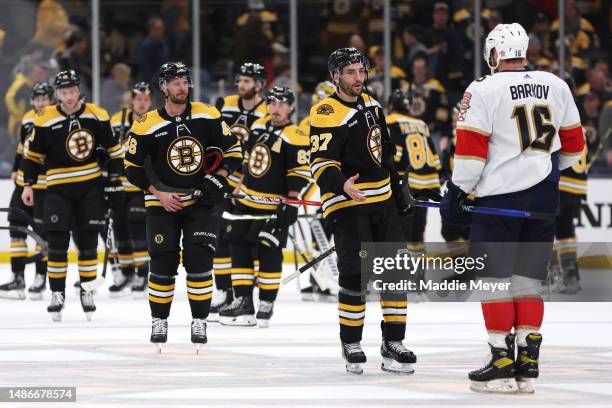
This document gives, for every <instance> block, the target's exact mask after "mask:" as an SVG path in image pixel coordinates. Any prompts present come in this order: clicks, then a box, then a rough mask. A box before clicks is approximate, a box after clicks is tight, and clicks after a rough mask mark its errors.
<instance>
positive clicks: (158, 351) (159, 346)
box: [153, 343, 164, 354]
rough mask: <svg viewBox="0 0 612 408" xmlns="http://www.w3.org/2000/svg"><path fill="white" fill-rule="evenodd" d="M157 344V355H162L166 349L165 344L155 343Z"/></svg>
mask: <svg viewBox="0 0 612 408" xmlns="http://www.w3.org/2000/svg"><path fill="white" fill-rule="evenodd" d="M153 344H155V350H157V354H161V353H162V351H163V349H164V343H153Z"/></svg>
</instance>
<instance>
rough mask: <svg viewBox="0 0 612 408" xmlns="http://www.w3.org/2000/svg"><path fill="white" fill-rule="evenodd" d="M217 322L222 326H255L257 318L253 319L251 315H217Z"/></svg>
mask: <svg viewBox="0 0 612 408" xmlns="http://www.w3.org/2000/svg"><path fill="white" fill-rule="evenodd" d="M219 323H221V324H222V325H224V326H256V325H257V320H255V316H253V315H248V316H238V317H225V316H219Z"/></svg>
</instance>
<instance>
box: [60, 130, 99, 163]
mask: <svg viewBox="0 0 612 408" xmlns="http://www.w3.org/2000/svg"><path fill="white" fill-rule="evenodd" d="M93 150H94V137H93V135H92V134H91V132H90V131H89V130H87V129H82V128H79V129H75V130H73V131H72V132H70V133H69V134H68V137H67V138H66V152H67V153H68V155H69V156H70V157H71V158H72V159H74V160H76V161H83V160H87V159H88V158H89V157H90V156H91V154H92V152H93Z"/></svg>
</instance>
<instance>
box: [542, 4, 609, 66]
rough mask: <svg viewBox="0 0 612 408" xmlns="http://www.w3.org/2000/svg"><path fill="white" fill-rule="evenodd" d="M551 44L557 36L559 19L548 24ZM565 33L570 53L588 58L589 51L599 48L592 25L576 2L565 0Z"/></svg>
mask: <svg viewBox="0 0 612 408" xmlns="http://www.w3.org/2000/svg"><path fill="white" fill-rule="evenodd" d="M550 31H551V38H552V41H553V44H554V42H555V41H557V39H558V38H559V20H558V19H557V20H555V21H553V23H552V25H551V26H550ZM565 35H566V38H568V39H569V40H570V50H571V52H572V55H574V56H576V57H579V58H589V57H590V55H591V53H592V52H593V51H594V50H596V49H598V48H599V38H598V36H597V34H596V33H595V29H594V28H593V25H592V24H591V23H590V22H589V21H588V20H587V19H585V18H584V17H582V16H581V15H580V11H579V10H578V7H576V2H575V1H574V0H566V2H565Z"/></svg>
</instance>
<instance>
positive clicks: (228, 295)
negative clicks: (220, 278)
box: [207, 289, 234, 322]
mask: <svg viewBox="0 0 612 408" xmlns="http://www.w3.org/2000/svg"><path fill="white" fill-rule="evenodd" d="M232 300H234V293H233V291H232V290H231V289H228V290H219V291H217V292H216V293H215V295H214V296H213V300H212V303H211V305H210V313H209V314H208V318H207V320H208V321H209V322H218V321H219V312H220V311H221V310H223V309H226V308H227V307H229V306H230V305H231V304H232Z"/></svg>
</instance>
